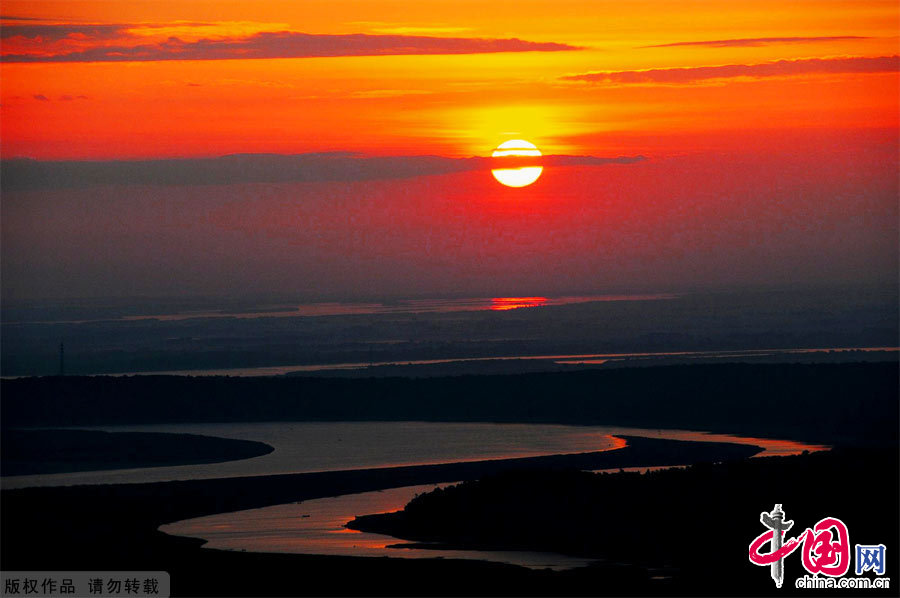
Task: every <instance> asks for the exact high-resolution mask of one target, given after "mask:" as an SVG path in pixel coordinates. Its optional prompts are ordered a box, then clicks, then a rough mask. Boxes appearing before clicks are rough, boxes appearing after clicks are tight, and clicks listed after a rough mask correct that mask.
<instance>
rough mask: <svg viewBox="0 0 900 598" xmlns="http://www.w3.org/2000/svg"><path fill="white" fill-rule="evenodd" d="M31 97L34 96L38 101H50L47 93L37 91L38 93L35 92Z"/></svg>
mask: <svg viewBox="0 0 900 598" xmlns="http://www.w3.org/2000/svg"><path fill="white" fill-rule="evenodd" d="M31 97H33V98H34V99H36V100H38V101H40V102H49V101H50V98H48V97H47V96H45V95H44V94H42V93H36V94H34V95H33V96H31Z"/></svg>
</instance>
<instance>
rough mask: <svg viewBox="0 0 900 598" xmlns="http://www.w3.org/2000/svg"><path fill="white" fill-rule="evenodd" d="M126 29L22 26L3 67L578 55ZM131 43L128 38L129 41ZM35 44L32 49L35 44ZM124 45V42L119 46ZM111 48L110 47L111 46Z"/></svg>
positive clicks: (398, 38)
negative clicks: (141, 37) (65, 44)
mask: <svg viewBox="0 0 900 598" xmlns="http://www.w3.org/2000/svg"><path fill="white" fill-rule="evenodd" d="M124 27H125V26H122V25H108V26H102V25H97V26H60V25H21V26H9V27H4V32H3V35H4V36H5V38H6V39H7V41H8V42H14V41H15V40H16V39H17V38H21V39H22V40H29V41H30V42H31V45H30V46H29V49H28V50H27V51H23V50H19V51H17V50H16V49H15V48H16V45H17V44H15V43H7V44H6V45H7V47H8V48H9V49H8V50H7V52H6V53H4V54H3V61H4V62H134V61H139V62H146V61H160V60H231V59H259V58H315V57H329V56H388V55H419V54H486V53H496V52H560V51H569V50H579V49H580V48H578V47H576V46H570V45H568V44H559V43H553V42H530V41H525V40H520V39H516V38H510V39H482V38H460V37H427V36H417V35H368V34H362V33H359V34H348V35H319V34H309V33H299V32H294V31H273V32H261V33H256V34H253V35H250V36H246V37H229V38H221V39H219V38H217V39H200V40H196V41H184V40H181V39H179V38H177V37H170V38H168V39H166V40H164V41H160V42H154V43H138V44H128V43H122V41H119V43H115V42H116V41H117V40H122V37H123V36H126V35H127V32H126V31H125V28H124ZM73 36H81V38H82V40H81V41H82V42H84V41H85V40H87V41H88V42H89V43H95V44H96V45H94V46H93V47H88V48H84V49H81V48H79V49H56V50H54V49H53V48H52V47H51V46H49V45H48V46H47V47H46V51H43V50H42V49H41V48H40V44H43V43H45V42H59V41H64V40H72V39H74V37H73ZM127 39H132V38H127ZM35 41H37V43H38V44H39V46H38V49H34V43H35ZM123 41H124V40H123ZM110 42H113V43H110Z"/></svg>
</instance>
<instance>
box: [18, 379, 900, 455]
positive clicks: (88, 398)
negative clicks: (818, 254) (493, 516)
mask: <svg viewBox="0 0 900 598" xmlns="http://www.w3.org/2000/svg"><path fill="white" fill-rule="evenodd" d="M898 376H900V367H898V363H897V362H892V363H850V364H718V365H694V366H665V367H657V368H626V369H618V370H608V371H604V370H588V371H581V372H567V373H531V374H518V375H506V376H500V375H495V376H456V377H444V378H422V379H407V378H367V379H342V378H314V377H309V378H305V377H304V378H299V377H298V378H287V377H277V378H274V377H273V378H263V377H260V378H229V377H197V378H194V377H184V376H132V377H69V376H66V377H62V376H53V377H44V378H23V379H15V380H3V381H2V382H0V391H2V394H3V401H2V403H0V410H2V422H3V425H4V426H18V427H22V426H54V425H57V426H58V425H67V426H74V425H114V424H136V423H176V422H211V421H216V422H253V421H456V422H475V421H477V422H519V423H559V424H575V425H588V424H591V425H604V424H605V425H619V426H632V427H642V428H682V429H689V430H708V431H715V432H724V433H732V434H742V435H748V436H759V437H769V438H786V439H792V440H801V441H810V442H819V443H826V444H831V445H836V444H845V445H882V446H884V445H890V446H893V445H895V444H896V441H897V436H898V421H900V409H898V407H900V406H898V400H897V396H898Z"/></svg>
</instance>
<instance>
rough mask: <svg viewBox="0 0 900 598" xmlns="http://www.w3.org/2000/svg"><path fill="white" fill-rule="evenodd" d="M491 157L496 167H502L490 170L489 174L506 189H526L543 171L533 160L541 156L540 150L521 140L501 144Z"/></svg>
mask: <svg viewBox="0 0 900 598" xmlns="http://www.w3.org/2000/svg"><path fill="white" fill-rule="evenodd" d="M491 156H492V157H493V158H494V159H495V163H496V164H497V165H498V166H503V168H494V169H492V170H491V173H492V174H493V175H494V178H495V179H497V180H498V181H499V182H500V183H502V184H504V185H506V186H507V187H526V186H528V185H530V184H531V183H533V182H535V181H536V180H538V177H540V176H541V172H543V170H544V168H543V167H542V166H540V165H535V159H536V158H539V157H540V156H541V152H540V150H538V148H537V147H536V146H535V145H534V144H533V143H530V142H528V141H524V140H522V139H512V140H510V141H506V142H504V143H501V144H500V145H498V146H497V149H495V150H494V153H492V154H491ZM523 160H524V162H525V163H524V164H523Z"/></svg>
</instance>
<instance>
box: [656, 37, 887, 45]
mask: <svg viewBox="0 0 900 598" xmlns="http://www.w3.org/2000/svg"><path fill="white" fill-rule="evenodd" d="M853 39H870V38H868V37H862V36H859V35H831V36H820V37H744V38H737V39H714V40H704V41H690V42H674V43H669V44H656V45H652V46H640V48H675V47H678V46H706V47H713V48H732V47H742V46H766V45H769V44H812V43H818V42H835V41H846V40H853Z"/></svg>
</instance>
